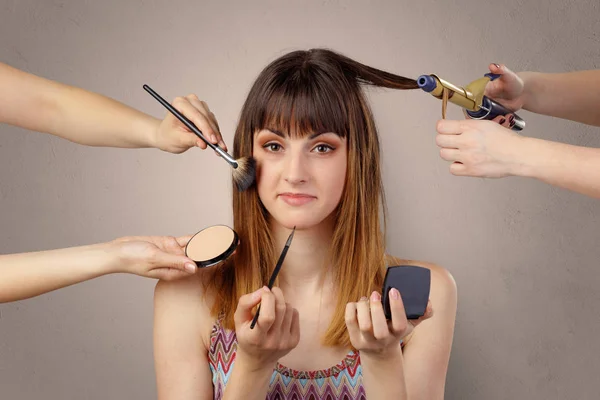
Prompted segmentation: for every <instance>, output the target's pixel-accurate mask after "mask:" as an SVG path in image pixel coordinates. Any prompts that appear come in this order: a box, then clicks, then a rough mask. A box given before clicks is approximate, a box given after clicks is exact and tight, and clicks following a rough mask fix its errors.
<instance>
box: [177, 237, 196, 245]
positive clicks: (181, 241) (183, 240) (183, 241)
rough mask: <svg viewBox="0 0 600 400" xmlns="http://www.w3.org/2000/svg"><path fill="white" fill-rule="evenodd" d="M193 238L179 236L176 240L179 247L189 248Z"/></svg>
mask: <svg viewBox="0 0 600 400" xmlns="http://www.w3.org/2000/svg"><path fill="white" fill-rule="evenodd" d="M193 236H194V235H185V236H179V237H178V238H176V240H177V243H178V244H179V246H181V247H185V246H187V244H188V242H189V241H190V240H191V239H192V237H193Z"/></svg>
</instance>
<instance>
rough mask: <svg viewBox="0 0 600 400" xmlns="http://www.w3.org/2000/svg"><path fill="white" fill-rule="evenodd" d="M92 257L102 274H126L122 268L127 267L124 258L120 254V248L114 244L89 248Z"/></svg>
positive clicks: (94, 245) (100, 244)
mask: <svg viewBox="0 0 600 400" xmlns="http://www.w3.org/2000/svg"><path fill="white" fill-rule="evenodd" d="M87 247H88V248H89V252H90V255H91V256H92V257H94V259H95V260H96V262H95V264H96V265H98V268H99V269H100V271H99V272H101V273H102V274H114V273H119V272H126V271H124V270H123V268H122V266H123V265H125V261H124V257H123V255H122V254H121V252H120V247H119V246H117V245H115V243H113V242H107V243H98V244H93V245H90V246H87Z"/></svg>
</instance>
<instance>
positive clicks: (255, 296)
mask: <svg viewBox="0 0 600 400" xmlns="http://www.w3.org/2000/svg"><path fill="white" fill-rule="evenodd" d="M261 291H262V288H260V289H258V290H257V291H256V292H254V293H252V301H256V300H258V299H260V292H261Z"/></svg>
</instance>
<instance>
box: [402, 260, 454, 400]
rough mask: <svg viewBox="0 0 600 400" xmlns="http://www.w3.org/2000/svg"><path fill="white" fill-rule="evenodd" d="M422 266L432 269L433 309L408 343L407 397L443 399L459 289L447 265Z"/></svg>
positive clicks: (406, 367) (406, 368) (405, 361)
mask: <svg viewBox="0 0 600 400" xmlns="http://www.w3.org/2000/svg"><path fill="white" fill-rule="evenodd" d="M413 265H419V263H413ZM422 266H425V267H428V268H429V269H430V270H431V291H430V293H431V295H430V299H431V304H432V306H433V310H434V311H433V316H432V317H431V318H429V319H428V320H425V321H423V322H422V323H421V324H419V326H417V327H416V328H415V330H414V331H413V333H412V335H410V337H409V338H407V340H406V342H405V346H404V353H403V358H404V379H405V380H406V387H407V393H408V399H410V400H421V399H423V400H439V399H443V398H444V390H445V384H446V373H447V371H448V363H449V360H450V351H451V348H452V340H453V337H454V323H455V318H456V308H457V289H456V283H455V281H454V279H453V277H452V275H451V274H450V273H449V272H448V271H447V270H445V269H444V268H442V267H439V266H436V265H432V264H422Z"/></svg>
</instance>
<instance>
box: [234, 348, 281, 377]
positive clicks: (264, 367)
mask: <svg viewBox="0 0 600 400" xmlns="http://www.w3.org/2000/svg"><path fill="white" fill-rule="evenodd" d="M235 364H236V366H237V368H238V371H241V372H242V373H243V374H253V375H263V374H265V375H268V376H271V374H272V373H273V370H274V369H275V366H276V364H277V361H261V360H257V359H256V357H252V356H251V355H249V354H246V353H244V352H243V351H240V350H239V347H238V351H237V354H236V357H235Z"/></svg>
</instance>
